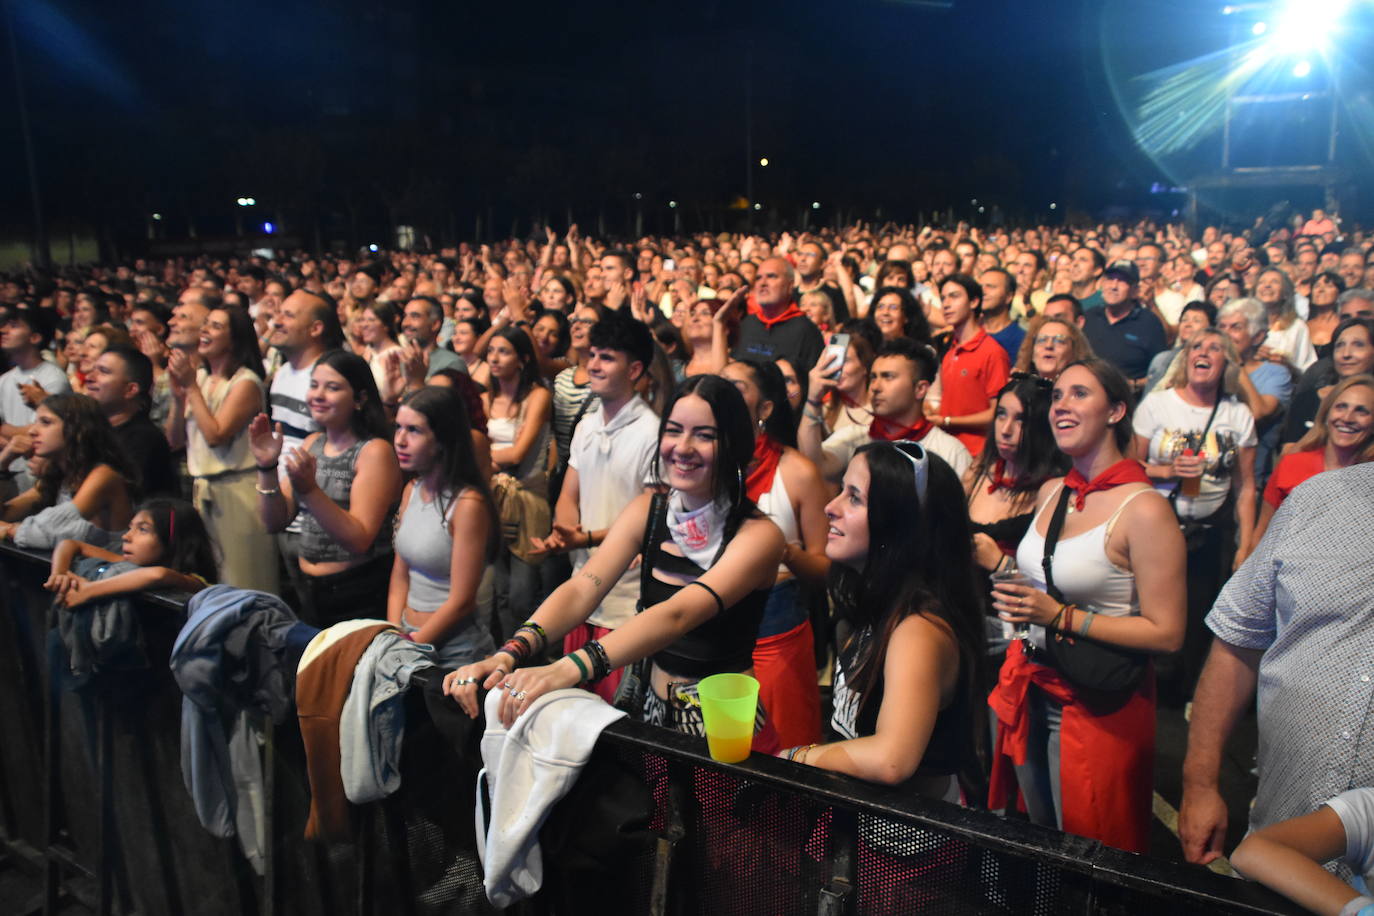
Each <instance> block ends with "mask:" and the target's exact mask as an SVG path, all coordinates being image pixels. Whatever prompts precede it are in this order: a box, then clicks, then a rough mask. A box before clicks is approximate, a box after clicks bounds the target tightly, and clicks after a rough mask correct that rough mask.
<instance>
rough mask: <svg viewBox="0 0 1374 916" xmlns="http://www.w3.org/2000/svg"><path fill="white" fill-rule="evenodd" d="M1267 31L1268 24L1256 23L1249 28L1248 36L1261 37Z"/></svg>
mask: <svg viewBox="0 0 1374 916" xmlns="http://www.w3.org/2000/svg"><path fill="white" fill-rule="evenodd" d="M1268 29H1269V23H1267V22H1256V23H1255V24H1254V25H1252V26H1250V34H1252V35H1263V34H1264V33H1265V32H1266V31H1268Z"/></svg>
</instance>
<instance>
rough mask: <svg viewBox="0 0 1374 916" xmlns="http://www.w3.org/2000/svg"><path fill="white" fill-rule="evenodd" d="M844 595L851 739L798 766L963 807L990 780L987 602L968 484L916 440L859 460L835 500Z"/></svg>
mask: <svg viewBox="0 0 1374 916" xmlns="http://www.w3.org/2000/svg"><path fill="white" fill-rule="evenodd" d="M825 511H826V516H827V517H828V518H829V520H830V535H829V537H828V539H827V544H826V550H825V553H826V556H828V557H830V560H831V564H832V565H831V589H830V594H831V597H832V599H833V600H834V602H835V608H836V611H837V613H839V614H840V615H842V616H843V617H844V619H845V620H847V621H848V622H849V623H850V625H851V626H852V628H853V635H852V636H851V637H850V639H849V640H848V641H847V643H846V644H845V646H844V647H843V648H842V650H841V652H840V660H839V665H838V666H837V670H836V675H835V714H834V717H833V718H832V720H831V725H832V727H833V728H834V730H835V732H836V733H837V734H838V735H839V736H840V738H841V739H843V740H839V741H835V742H833V743H830V744H824V745H820V746H814V745H813V746H810V747H803V748H792V749H791V750H789V751H784V752H783V754H782V756H785V757H787V758H789V759H791V760H794V761H796V762H798V763H806V764H809V765H811V766H816V767H821V768H822V769H827V770H834V771H836V772H840V773H848V774H849V775H851V776H857V777H859V778H860V779H867V780H870V781H872V782H878V783H883V784H886V785H908V786H910V787H911V788H913V789H914V790H915V791H917V792H919V793H921V794H922V795H927V796H933V797H938V798H944V799H946V800H950V801H957V800H958V799H959V797H960V792H959V782H958V779H957V778H956V777H958V776H960V775H967V776H968V777H969V779H970V780H971V781H972V783H973V784H974V785H977V784H979V783H980V782H981V779H980V774H981V767H980V766H979V754H978V751H977V748H978V745H979V744H981V738H980V736H981V735H983V734H984V732H985V730H986V729H985V726H983V725H981V724H980V721H981V719H982V715H983V708H984V704H983V701H982V700H983V694H982V691H981V689H980V687H979V684H980V682H981V668H982V665H983V621H982V618H983V609H982V596H981V593H980V590H979V587H978V579H979V575H978V572H977V571H976V569H975V567H974V564H973V558H972V556H971V555H970V553H969V550H968V546H967V545H968V543H969V540H970V535H969V530H968V516H967V514H966V513H965V511H964V505H963V499H962V494H961V493H960V490H959V483H958V478H957V477H956V476H955V473H954V471H953V470H952V469H951V468H950V467H949V465H947V464H945V462H944V461H943V460H941V459H940V458H939V457H938V456H936V455H934V454H932V453H930V452H927V451H926V450H925V449H923V448H922V447H921V446H920V445H919V444H918V443H914V442H896V443H888V442H875V443H872V444H870V445H866V446H864V447H863V448H861V449H859V451H858V452H857V453H856V454H855V455H854V458H853V459H852V460H851V461H850V462H849V467H848V469H847V470H846V471H845V474H844V483H843V489H842V490H841V492H840V495H839V496H837V497H835V499H833V500H831V502H830V504H829V505H828V506H826V510H825Z"/></svg>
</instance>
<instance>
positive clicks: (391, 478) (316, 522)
mask: <svg viewBox="0 0 1374 916" xmlns="http://www.w3.org/2000/svg"><path fill="white" fill-rule="evenodd" d="M306 405H307V406H308V407H309V409H310V417H311V419H313V420H314V421H315V423H317V424H318V425H319V427H320V432H317V433H311V434H310V435H309V436H307V437H306V438H305V441H304V442H302V443H301V444H300V446H299V447H297V448H294V449H292V450H291V452H290V454H288V455H285V456H283V455H282V447H283V445H284V439H283V436H282V431H281V424H280V423H278V424H277V427H276V431H275V433H274V432H273V429H272V423H271V420H270V418H269V417H268V416H267V415H266V414H258V416H257V417H256V418H254V420H253V424H252V426H251V427H250V429H249V436H250V440H251V444H252V449H253V458H254V460H255V461H256V462H257V469H258V483H257V491H258V513H259V515H260V516H261V518H262V523H263V524H264V525H265V526H266V527H267V530H268V531H273V532H277V531H282V530H284V529H285V528H286V526H287V525H288V524H290V522H291V520H292V519H293V518H296V517H298V516H299V517H300V519H301V533H300V557H299V559H298V562H299V563H300V569H301V573H302V574H303V575H302V577H301V581H302V582H303V584H304V589H303V594H301V596H300V599H301V617H302V619H303V620H306V621H307V622H308V623H312V624H315V625H316V626H321V627H324V626H329V625H331V624H334V623H337V622H339V621H341V620H348V619H351V618H354V617H357V616H358V614H359V603H360V601H361V602H362V603H363V604H364V605H365V604H366V602H367V601H368V600H371V599H374V598H375V597H376V596H380V595H381V594H382V593H383V592H384V591H385V590H386V586H387V583H388V582H389V581H390V579H391V519H392V516H393V514H394V512H395V510H396V502H397V500H398V499H399V498H400V495H401V469H400V466H399V465H398V464H397V463H396V452H395V451H394V450H393V449H392V446H391V441H390V438H391V437H390V434H391V426H390V424H389V423H388V422H387V419H386V413H385V411H384V409H383V407H382V402H381V396H380V395H379V394H378V392H377V384H376V382H375V380H374V379H373V377H372V371H371V370H370V369H369V368H368V365H367V363H366V361H364V360H363V358H362V357H361V356H357V355H356V354H353V353H349V352H347V351H346V350H330V351H329V352H327V353H325V354H324V355H323V356H321V357H320V358H319V360H317V361H316V363H315V368H314V369H312V370H311V373H310V387H309V389H308V390H307V394H306ZM283 460H284V462H285V467H284V468H282V469H281V473H280V474H279V471H278V463H279V462H280V461H283Z"/></svg>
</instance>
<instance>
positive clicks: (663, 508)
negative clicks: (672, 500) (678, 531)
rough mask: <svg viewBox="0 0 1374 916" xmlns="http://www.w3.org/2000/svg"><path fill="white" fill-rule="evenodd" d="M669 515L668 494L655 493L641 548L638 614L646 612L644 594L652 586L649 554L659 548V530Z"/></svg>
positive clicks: (652, 570)
mask: <svg viewBox="0 0 1374 916" xmlns="http://www.w3.org/2000/svg"><path fill="white" fill-rule="evenodd" d="M667 514H668V494H667V493H655V494H654V495H653V499H651V500H650V501H649V522H648V524H646V525H645V526H644V543H643V544H642V545H641V546H640V548H639V600H637V601H636V602H635V613H636V614H638V613H639V612H640V611H642V610H644V593H645V591H646V590H647V589H648V588H649V586H650V581H651V580H652V578H653V572H654V569H653V564H652V563H650V562H649V553H650V551H651V550H656V549H657V547H658V543H657V540H656V538H657V537H658V529H659V527H660V526H661V525H662V523H663V518H664V516H665V515H667Z"/></svg>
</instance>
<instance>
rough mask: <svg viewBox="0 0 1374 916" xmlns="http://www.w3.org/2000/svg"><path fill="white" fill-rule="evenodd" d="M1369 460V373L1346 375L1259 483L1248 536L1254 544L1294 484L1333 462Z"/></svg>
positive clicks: (1373, 405) (1373, 396) (1372, 392)
mask: <svg viewBox="0 0 1374 916" xmlns="http://www.w3.org/2000/svg"><path fill="white" fill-rule="evenodd" d="M1366 461H1374V376H1370V375H1368V374H1365V375H1351V376H1348V377H1346V378H1344V379H1342V380H1341V381H1339V382H1337V383H1336V384H1335V385H1333V386H1332V387H1331V388H1330V389H1329V390H1327V391H1326V395H1325V397H1323V398H1322V402H1321V406H1320V407H1318V408H1317V416H1316V419H1315V420H1314V421H1313V423H1312V428H1311V429H1310V430H1308V432H1307V434H1306V435H1305V436H1303V437H1302V438H1301V439H1299V440H1298V441H1297V443H1296V444H1294V445H1290V446H1287V447H1286V448H1285V449H1284V454H1283V457H1282V458H1280V459H1279V463H1278V467H1276V468H1275V469H1274V473H1273V475H1271V476H1270V478H1269V483H1268V484H1267V485H1266V486H1265V488H1264V501H1263V502H1262V503H1260V514H1259V521H1258V522H1256V523H1255V535H1254V537H1253V538H1252V539H1251V540H1252V542H1253V543H1254V544H1259V541H1260V538H1262V537H1264V532H1265V531H1267V530H1269V523H1270V522H1271V521H1272V520H1273V518H1274V513H1275V512H1277V511H1278V509H1279V506H1281V505H1283V501H1284V500H1285V499H1287V498H1288V494H1289V493H1291V492H1293V489H1294V488H1295V487H1297V485H1298V484H1300V483H1302V482H1303V481H1304V480H1307V479H1308V478H1309V477H1313V476H1315V475H1317V474H1320V473H1321V472H1323V471H1334V470H1336V469H1337V468H1348V467H1350V466H1351V465H1352V464H1363V463H1364V462H1366Z"/></svg>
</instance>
